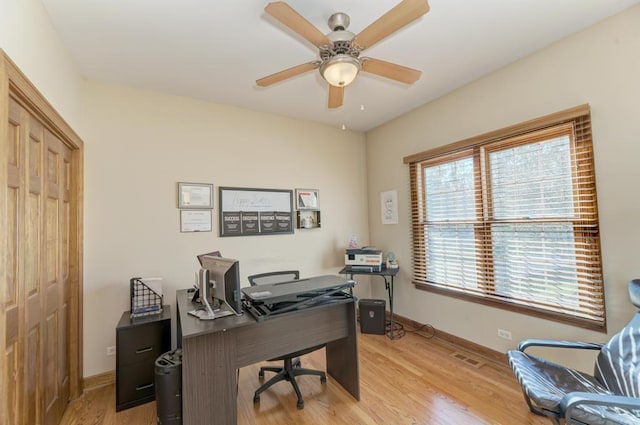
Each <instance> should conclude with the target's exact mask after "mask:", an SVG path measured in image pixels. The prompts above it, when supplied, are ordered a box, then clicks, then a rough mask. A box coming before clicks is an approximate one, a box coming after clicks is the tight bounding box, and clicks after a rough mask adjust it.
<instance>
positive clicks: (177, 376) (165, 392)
mask: <svg viewBox="0 0 640 425" xmlns="http://www.w3.org/2000/svg"><path fill="white" fill-rule="evenodd" d="M155 372H156V407H157V413H158V416H157V424H158V425H181V424H182V350H181V349H179V348H177V349H175V350H173V351H168V352H166V353H164V354H163V355H161V356H160V357H158V358H157V359H156V369H155Z"/></svg>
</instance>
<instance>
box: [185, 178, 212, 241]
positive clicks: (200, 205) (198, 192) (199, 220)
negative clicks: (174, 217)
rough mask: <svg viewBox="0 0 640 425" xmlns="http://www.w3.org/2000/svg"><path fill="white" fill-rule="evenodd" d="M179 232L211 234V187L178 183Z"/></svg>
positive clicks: (204, 184) (210, 185)
mask: <svg viewBox="0 0 640 425" xmlns="http://www.w3.org/2000/svg"><path fill="white" fill-rule="evenodd" d="M178 208H179V209H180V232H182V233H188V232H211V231H212V230H213V225H212V210H213V185H212V184H210V183H186V182H178Z"/></svg>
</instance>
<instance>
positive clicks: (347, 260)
mask: <svg viewBox="0 0 640 425" xmlns="http://www.w3.org/2000/svg"><path fill="white" fill-rule="evenodd" d="M344 265H345V270H346V271H347V272H379V271H382V251H380V250H379V249H375V248H373V247H366V246H365V247H362V248H347V250H346V252H345V254H344Z"/></svg>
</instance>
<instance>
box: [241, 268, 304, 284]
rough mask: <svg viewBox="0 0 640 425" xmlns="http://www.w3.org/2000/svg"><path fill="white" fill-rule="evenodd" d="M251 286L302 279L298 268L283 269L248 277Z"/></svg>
mask: <svg viewBox="0 0 640 425" xmlns="http://www.w3.org/2000/svg"><path fill="white" fill-rule="evenodd" d="M247 278H248V279H249V283H250V284H251V286H257V285H265V284H271V283H280V282H289V281H291V280H298V279H300V272H299V271H298V270H282V271H276V272H269V273H260V274H254V275H251V276H248V277H247Z"/></svg>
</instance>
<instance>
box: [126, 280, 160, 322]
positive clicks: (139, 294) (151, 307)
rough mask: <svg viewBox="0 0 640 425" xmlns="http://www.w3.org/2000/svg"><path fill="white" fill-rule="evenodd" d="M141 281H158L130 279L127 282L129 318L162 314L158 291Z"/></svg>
mask: <svg viewBox="0 0 640 425" xmlns="http://www.w3.org/2000/svg"><path fill="white" fill-rule="evenodd" d="M143 280H160V279H159V278H141V277H132V278H131V279H130V280H129V287H130V295H131V297H130V304H131V305H130V310H131V314H130V316H131V317H140V316H147V315H150V314H160V313H162V300H163V295H162V294H161V293H159V291H158V290H154V289H152V288H151V287H150V286H149V285H148V284H147V283H145V282H144V281H143Z"/></svg>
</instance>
